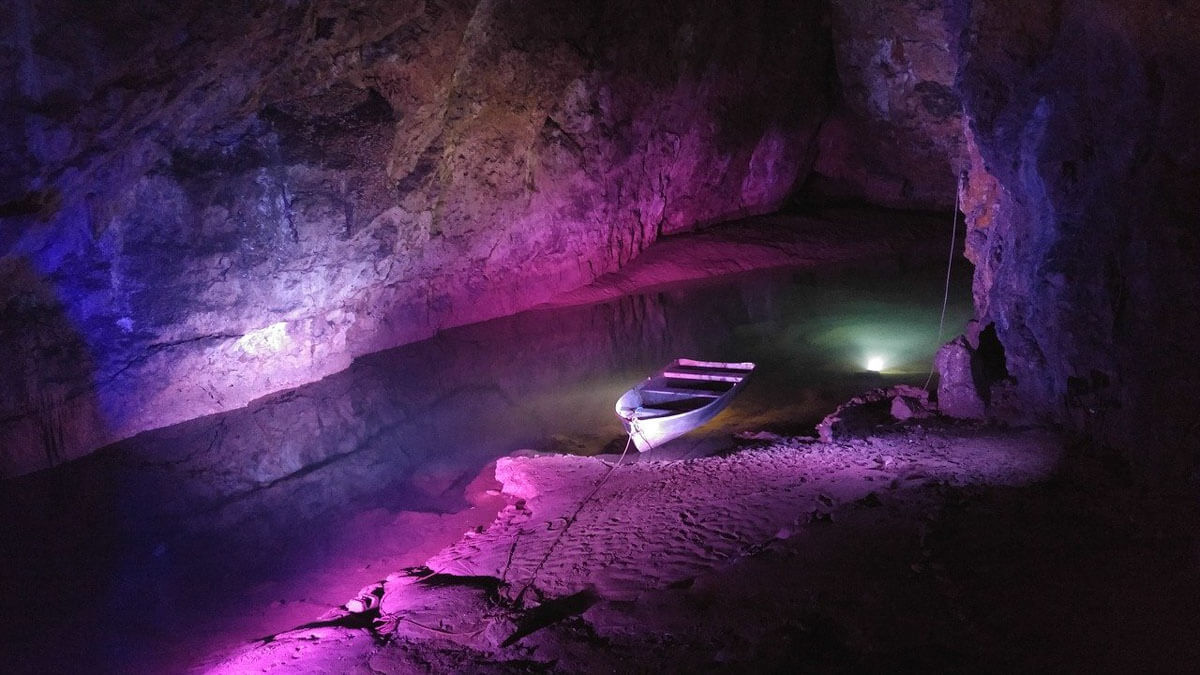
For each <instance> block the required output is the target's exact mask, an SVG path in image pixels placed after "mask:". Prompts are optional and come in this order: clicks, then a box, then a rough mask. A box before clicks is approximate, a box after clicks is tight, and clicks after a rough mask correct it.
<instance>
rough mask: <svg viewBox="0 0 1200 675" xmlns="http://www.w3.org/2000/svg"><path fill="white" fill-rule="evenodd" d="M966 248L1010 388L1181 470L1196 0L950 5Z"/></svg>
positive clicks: (1151, 464)
mask: <svg viewBox="0 0 1200 675" xmlns="http://www.w3.org/2000/svg"><path fill="white" fill-rule="evenodd" d="M955 4H956V5H957V7H956V10H955V12H956V21H958V22H959V23H960V24H961V27H962V35H963V42H962V44H961V45H960V47H959V48H960V49H961V55H960V59H961V62H962V71H961V73H960V87H959V88H960V91H961V93H962V96H963V101H964V104H965V109H966V113H967V115H968V117H969V121H970V124H969V131H970V134H969V139H968V141H969V148H970V161H971V168H970V174H971V177H970V180H969V182H968V184H967V187H966V190H965V193H964V212H965V213H966V216H967V223H968V227H969V230H970V232H969V237H968V240H967V254H968V256H969V257H970V258H971V260H972V262H974V263H975V265H976V275H975V288H974V293H975V302H976V307H977V311H978V317H979V319H980V322H981V325H987V324H989V323H990V324H994V329H995V331H996V334H997V336H998V338H999V341H1000V342H1001V343H1002V344H1003V348H1004V353H1005V360H1006V369H1007V371H1008V372H1009V374H1010V375H1011V376H1012V377H1013V379H1014V380H1015V384H1014V385H1013V390H1012V392H1011V393H1012V397H1013V399H1014V400H1015V401H1016V402H1019V403H1020V404H1021V405H1022V406H1023V407H1024V409H1025V410H1027V411H1032V412H1034V413H1036V414H1037V415H1039V416H1040V417H1042V418H1043V419H1054V420H1059V421H1069V422H1071V423H1072V424H1074V425H1075V426H1076V427H1077V428H1079V429H1080V430H1082V431H1085V432H1086V433H1088V434H1089V435H1092V436H1094V437H1096V438H1099V439H1101V440H1102V441H1105V442H1108V443H1112V444H1114V445H1117V446H1119V447H1122V448H1124V449H1125V450H1126V451H1127V452H1128V453H1129V454H1130V455H1131V456H1132V457H1133V458H1134V459H1138V460H1141V462H1140V463H1142V464H1143V465H1144V466H1146V467H1147V468H1148V469H1150V470H1151V471H1155V472H1159V473H1161V474H1163V475H1168V476H1174V477H1180V476H1182V477H1186V476H1187V472H1188V471H1189V470H1190V469H1189V467H1193V468H1194V467H1195V466H1196V461H1197V454H1196V453H1197V448H1200V426H1197V424H1196V422H1195V420H1196V413H1195V410H1194V397H1193V396H1189V395H1187V394H1186V392H1190V391H1194V389H1195V387H1196V383H1197V382H1198V381H1200V358H1197V357H1198V356H1200V354H1198V352H1200V349H1198V348H1197V342H1196V334H1197V329H1198V328H1200V303H1198V300H1197V299H1198V298H1200V274H1197V270H1200V216H1198V215H1197V214H1200V202H1198V197H1197V192H1196V190H1195V185H1196V183H1197V180H1198V179H1200V137H1198V136H1197V135H1196V133H1195V114H1194V113H1195V110H1196V107H1197V104H1198V103H1200V75H1197V71H1196V69H1195V63H1196V62H1197V59H1198V58H1200V43H1197V41H1196V39H1195V35H1196V31H1197V30H1200V10H1198V9H1197V8H1196V7H1194V6H1191V5H1186V4H1181V3H1176V2H1169V1H1167V0H1153V1H1151V2H1145V3H1121V2H1115V1H1102V2H1082V1H1075V0H1065V1H1058V2H1033V1H1030V2H1017V3H1013V2H1003V3H1002V2H993V1H991V0H975V1H974V2H959V3H955Z"/></svg>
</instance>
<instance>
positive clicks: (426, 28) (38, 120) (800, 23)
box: [0, 0, 829, 475]
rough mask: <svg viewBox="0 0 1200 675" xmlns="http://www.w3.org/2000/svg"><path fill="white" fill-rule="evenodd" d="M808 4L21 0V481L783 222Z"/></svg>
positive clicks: (814, 79) (808, 68)
mask: <svg viewBox="0 0 1200 675" xmlns="http://www.w3.org/2000/svg"><path fill="white" fill-rule="evenodd" d="M822 12H823V10H822V9H821V8H820V7H819V6H815V5H810V4H809V3H785V2H776V1H772V0H754V1H751V2H720V3H689V2H682V1H671V2H664V3H654V4H653V5H647V4H645V3H635V2H622V1H619V0H606V1H605V2H595V3H559V2H549V1H547V0H539V1H535V2H505V1H494V0H481V1H478V2H474V1H470V0H423V1H422V0H408V1H403V2H366V3H362V2H353V3H352V2H341V1H337V0H323V1H318V2H306V3H278V2H267V1H265V0H258V1H252V2H248V3H240V4H238V5H237V6H236V7H234V6H230V5H228V4H227V3H208V2H200V1H198V0H185V1H183V2H177V3H149V4H148V3H140V2H116V3H103V4H86V3H85V4H81V3H74V2H66V1H65V0H62V1H60V0H49V1H47V2H36V3H35V2H29V1H27V0H19V1H18V2H14V3H6V4H5V5H4V6H3V7H0V63H3V64H4V66H5V67H4V69H3V71H2V72H3V75H2V76H0V92H2V94H3V96H4V100H5V101H6V102H9V103H6V106H5V109H4V112H3V113H2V114H0V132H2V133H0V178H2V179H3V180H0V225H2V227H0V308H2V310H3V313H4V321H3V329H2V332H0V340H2V344H0V346H2V348H3V349H4V350H5V352H6V354H9V355H11V356H12V358H6V359H5V360H4V363H3V365H0V448H2V450H0V475H11V474H14V473H20V472H26V471H30V470H33V469H37V468H39V467H43V466H46V465H48V464H54V463H57V462H59V461H63V460H66V459H70V458H72V457H76V456H79V455H80V454H82V453H86V452H88V451H90V450H92V449H94V448H96V447H98V446H100V445H102V444H104V443H106V442H110V441H112V440H115V439H119V438H123V437H127V436H130V435H132V434H134V433H137V432H139V431H142V430H145V429H150V428H156V427H161V426H164V425H168V424H171V423H174V422H178V421H181V420H185V419H189V418H193V417H196V416H200V415H204V414H208V413H213V412H218V411H222V410H228V409H232V408H237V407H240V406H243V405H245V404H246V403H248V402H249V401H251V400H252V399H255V398H256V397H259V396H262V395H264V394H266V393H268V392H271V391H277V390H280V389H284V388H288V387H292V386H295V385H298V384H301V383H304V382H309V381H312V380H315V379H319V378H321V377H322V376H325V375H328V374H330V373H333V372H336V371H338V370H341V369H343V368H344V367H346V365H347V364H348V363H349V362H350V360H351V359H352V358H353V357H355V356H357V355H361V354H366V353H369V352H374V351H377V350H380V349H382V348H386V347H390V346H394V345H397V344H401V343H405V342H409V341H413V340H416V339H420V338H424V337H427V336H429V335H432V334H433V333H435V332H436V331H438V330H440V329H442V328H445V327H448V326H453V325H458V324H463V323H468V322H472V321H478V320H482V319H487V318H490V317H495V316H499V315H503V314H509V313H512V312H514V311H517V310H520V309H523V308H526V307H529V306H532V305H535V304H537V303H539V302H542V301H544V300H546V299H548V298H550V297H551V296H552V295H554V294H555V293H558V292H561V291H565V290H568V289H571V288H575V287H578V286H581V285H583V284H585V283H587V282H589V281H591V280H592V279H594V278H595V277H597V276H599V275H601V274H603V273H606V272H610V271H612V270H614V269H616V268H618V267H619V266H620V265H622V264H623V263H625V262H627V261H629V260H630V259H631V258H632V257H633V256H635V255H636V254H637V253H638V252H639V251H641V250H642V249H643V248H645V246H646V245H647V244H649V243H650V242H651V241H653V240H655V239H656V238H657V237H658V236H660V235H661V234H665V233H671V232H676V231H681V230H685V229H688V228H691V227H693V226H696V225H698V224H705V223H710V222H714V221H718V220H723V219H730V218H734V217H738V216H742V215H747V214H753V213H761V212H766V211H771V210H773V209H775V208H776V207H778V205H779V204H781V203H782V202H783V201H784V199H785V198H786V197H787V196H788V195H789V193H790V191H791V190H792V188H793V186H794V185H795V184H796V182H797V181H798V180H800V179H802V178H803V177H804V176H805V175H806V173H807V170H808V167H809V165H810V164H811V161H812V156H813V155H814V154H815V145H814V138H815V135H816V131H817V128H818V126H819V123H820V120H821V118H822V117H823V115H824V114H825V111H826V108H827V91H826V86H825V80H826V72H827V70H828V64H827V61H828V59H827V56H826V55H827V53H828V52H829V46H828V31H827V29H826V28H825V27H824V24H823V14H822Z"/></svg>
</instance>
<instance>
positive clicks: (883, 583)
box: [206, 420, 1200, 673]
mask: <svg viewBox="0 0 1200 675" xmlns="http://www.w3.org/2000/svg"><path fill="white" fill-rule="evenodd" d="M1063 447H1064V446H1063V443H1062V441H1061V440H1060V439H1058V438H1056V437H1055V436H1053V435H1051V434H1049V433H1047V432H1045V431H1040V430H1033V429H1029V430H1013V429H998V428H988V427H982V426H970V425H954V424H948V423H945V422H941V421H939V420H930V421H926V422H924V423H923V424H908V425H901V426H897V427H894V428H891V429H887V430H882V431H879V432H878V433H877V434H876V435H873V436H870V437H866V438H861V439H857V440H852V441H841V442H836V443H821V442H817V441H813V440H811V439H805V438H783V437H778V436H772V435H770V434H757V435H750V436H745V437H744V440H743V441H742V442H741V444H740V446H739V447H737V448H736V449H733V450H731V451H729V452H727V453H724V454H723V455H720V456H711V457H703V458H695V459H690V460H684V461H653V460H648V459H646V458H645V457H633V458H626V460H625V462H624V463H622V464H620V465H616V466H615V468H614V464H615V461H616V460H617V457H616V456H603V457H576V456H565V455H532V454H525V455H523V456H514V457H509V458H503V459H501V460H500V461H499V462H498V464H497V465H496V467H495V469H494V475H495V477H496V478H497V480H498V481H499V483H500V485H501V486H502V492H501V496H502V497H503V498H504V499H505V501H506V505H505V506H504V507H503V508H502V509H501V510H500V511H499V513H498V515H497V518H496V519H495V520H494V521H493V522H492V523H491V524H490V525H489V526H487V527H479V528H477V529H475V530H472V531H469V532H467V534H465V535H464V536H463V537H462V538H460V539H459V540H458V541H457V542H455V543H454V544H453V545H451V546H449V547H447V548H445V549H443V550H442V551H440V552H439V553H437V554H436V555H434V556H432V557H431V558H430V559H429V560H428V561H426V563H425V565H423V566H420V567H416V568H410V569H408V570H399V571H396V572H395V573H393V574H391V575H390V576H388V577H387V578H386V580H384V581H382V582H381V583H379V584H375V585H371V586H368V587H367V588H364V589H363V590H362V591H361V592H360V593H359V595H358V596H357V597H356V598H355V599H354V600H351V601H350V602H349V603H347V605H344V606H343V607H342V608H339V609H336V610H332V611H331V612H329V613H328V614H326V615H325V616H324V617H323V618H322V620H320V621H317V622H315V623H311V624H308V625H306V626H303V627H301V628H298V629H295V630H292V631H288V632H285V633H281V634H278V635H275V636H272V637H271V638H270V639H268V640H264V641H260V642H256V643H253V644H249V645H247V646H245V647H243V648H242V649H240V650H238V651H236V652H234V653H232V654H226V655H225V656H223V657H220V658H218V659H215V660H213V661H211V662H209V663H208V664H207V666H206V667H207V668H210V669H211V670H212V671H213V672H220V673H233V672H244V671H247V670H254V671H256V672H257V671H260V670H261V671H266V672H364V673H366V672H414V671H416V672H424V671H433V672H453V671H464V670H466V671H471V672H528V671H543V670H551V671H554V672H599V671H603V672H618V671H621V672H628V671H634V672H655V671H660V672H661V671H665V672H691V671H695V670H713V669H715V670H725V671H744V670H750V669H768V670H770V669H783V668H801V669H804V670H812V671H818V672H827V671H845V670H850V671H871V672H875V671H897V670H900V671H908V670H921V671H928V670H934V671H945V670H971V671H982V672H1000V671H1006V672H1011V671H1013V670H1020V671H1024V670H1054V671H1063V670H1069V671H1084V670H1094V671H1098V672H1118V671H1130V670H1139V671H1144V670H1149V671H1156V672H1169V671H1177V670H1181V669H1186V666H1185V665H1184V664H1193V663H1195V659H1196V658H1197V657H1198V656H1200V645H1197V643H1196V641H1195V640H1194V639H1193V638H1194V626H1195V625H1197V624H1196V621H1197V620H1198V619H1200V608H1197V607H1196V605H1195V603H1194V602H1193V601H1192V600H1194V598H1195V597H1198V596H1197V591H1200V543H1198V541H1197V537H1196V533H1197V528H1196V525H1197V522H1198V520H1197V518H1196V512H1195V508H1194V503H1191V502H1186V501H1177V500H1173V499H1171V498H1168V497H1165V496H1163V495H1147V494H1144V493H1142V492H1140V491H1138V490H1137V489H1136V488H1134V487H1132V485H1131V484H1130V482H1129V481H1128V476H1127V475H1126V473H1125V471H1124V470H1123V468H1122V467H1121V466H1120V465H1119V463H1112V462H1104V461H1101V460H1099V459H1097V458H1096V457H1095V456H1094V455H1091V454H1086V453H1084V454H1080V453H1077V452H1073V451H1064V450H1063ZM489 471H491V469H489ZM487 478H488V477H487V476H483V477H482V478H481V480H479V481H476V482H475V483H474V484H473V489H475V490H485V491H486V490H487V489H488V483H487ZM597 485H599V487H598V488H597V487H596V486H597ZM493 487H494V486H493ZM593 490H594V494H591V493H592V492H593ZM492 492H495V490H494V489H493V490H492ZM589 495H590V498H589Z"/></svg>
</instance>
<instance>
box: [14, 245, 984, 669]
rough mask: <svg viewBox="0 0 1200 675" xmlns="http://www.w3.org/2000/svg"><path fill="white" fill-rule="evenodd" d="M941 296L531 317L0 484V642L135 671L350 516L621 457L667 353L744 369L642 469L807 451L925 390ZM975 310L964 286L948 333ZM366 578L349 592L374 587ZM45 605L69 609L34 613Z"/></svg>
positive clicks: (679, 302)
mask: <svg viewBox="0 0 1200 675" xmlns="http://www.w3.org/2000/svg"><path fill="white" fill-rule="evenodd" d="M963 267H965V266H960V269H963ZM942 284H943V276H942V272H941V271H939V270H937V269H926V270H912V269H910V270H898V269H895V268H894V267H893V268H888V267H879V268H873V269H857V270H846V271H841V272H836V273H830V272H824V273H814V272H811V271H808V272H790V271H770V272H757V273H750V274H746V275H741V276H737V277H730V278H724V279H719V280H710V281H707V282H703V283H692V284H685V285H679V286H674V287H664V288H659V289H654V290H651V291H647V292H643V293H640V294H637V295H631V296H627V297H624V298H620V299H618V300H615V301H611V302H606V303H602V304H595V305H587V306H579V307H569V308H556V309H546V310H534V311H530V312H525V313H522V314H519V315H516V316H512V317H506V318H503V319H498V320H495V321H490V322H486V323H483V324H477V325H473V326H466V327H462V328H457V329H453V330H448V331H445V332H444V333H442V334H440V335H438V336H437V337H435V338H432V339H430V340H426V341H423V342H421V343H417V344H413V345H408V346H405V347H401V348H398V349H394V350H390V351H387V352H383V353H380V354H375V355H371V356H369V357H365V358H362V359H359V360H358V361H356V362H355V363H354V365H353V366H352V367H351V368H349V369H348V370H346V371H344V372H342V373H339V374H337V375H334V376H331V377H329V378H326V379H325V380H322V381H320V382H316V383H313V384H310V385H307V386H304V387H300V388H299V389H296V390H293V391H290V392H285V393H282V394H278V395H274V396H270V397H267V398H265V399H262V400H260V401H257V402H255V403H254V404H252V405H251V406H249V407H247V408H244V409H241V410H236V411H231V412H229V413H225V414H222V415H215V416H211V417H207V418H203V419H199V420H193V421H191V422H187V423H184V424H180V425H177V426H175V427H171V428H168V429H162V430H158V431H154V432H149V433H146V434H142V435H140V436H138V437H136V438H134V439H131V440H129V441H126V442H123V443H121V444H118V445H117V446H114V447H112V448H109V449H107V450H105V451H103V452H101V453H97V455H94V456H92V457H88V458H85V459H84V460H81V461H78V462H75V463H72V464H71V465H68V466H66V467H60V469H57V470H55V471H51V472H44V473H43V474H40V475H37V476H33V477H27V478H25V479H21V480H18V481H13V482H12V484H11V485H10V486H8V487H11V488H12V489H11V490H8V491H6V492H5V494H4V496H3V498H0V516H3V518H4V520H5V522H6V523H7V525H6V526H5V529H6V531H5V532H4V535H5V540H6V541H7V542H8V543H9V546H7V547H6V552H5V553H4V555H3V559H0V564H3V565H4V567H5V568H6V569H8V570H11V571H13V572H14V576H13V577H12V578H11V579H10V581H11V583H10V584H9V587H8V590H9V591H10V592H9V593H7V594H6V598H7V602H5V606H4V607H3V609H4V617H5V623H6V624H9V623H11V624H13V625H11V626H10V625H5V626H3V628H4V629H5V633H6V634H7V635H9V636H11V637H10V639H11V640H15V644H16V645H17V653H22V652H29V653H30V655H31V656H30V658H34V657H35V655H40V656H44V654H41V653H42V652H44V651H45V650H46V649H50V648H54V647H53V644H54V640H52V639H50V638H49V637H48V636H47V635H48V634H47V632H46V631H48V630H51V628H50V626H49V625H48V624H49V623H53V624H54V628H53V630H57V631H75V634H76V635H77V636H79V638H80V639H79V641H80V642H82V643H83V645H84V646H82V647H79V646H77V647H75V648H74V649H77V650H79V649H82V650H84V651H88V650H90V652H89V653H73V654H68V655H66V656H64V655H63V653H59V654H58V656H59V657H60V658H62V659H63V662H68V663H72V664H75V665H78V664H80V663H89V662H90V663H94V664H97V665H101V664H107V665H108V666H112V665H114V664H122V663H124V664H133V663H144V662H145V658H144V657H145V656H146V654H149V653H152V652H155V651H159V652H161V650H162V649H164V644H165V643H166V641H168V640H169V639H170V636H171V635H173V634H175V635H178V634H179V633H180V632H181V631H189V630H195V629H197V628H198V627H199V626H201V625H202V624H203V623H204V621H205V620H206V618H208V619H211V617H212V616H217V615H221V614H222V613H227V612H228V611H229V610H228V608H229V607H232V606H236V604H237V602H238V598H240V597H242V596H243V595H244V593H245V592H246V590H247V589H248V588H251V587H255V586H256V585H260V584H262V583H266V582H270V581H271V580H278V579H280V578H281V577H287V576H288V575H293V576H296V575H303V574H305V573H307V571H309V570H310V569H312V568H314V567H315V566H320V565H324V564H327V562H328V560H329V559H330V558H331V557H335V556H338V555H342V553H341V551H343V550H344V546H343V545H342V544H338V545H335V544H333V543H331V542H334V541H341V539H339V533H341V532H344V531H346V530H347V528H348V527H349V524H350V523H351V522H355V523H358V524H359V525H358V530H356V535H355V536H362V532H361V522H362V519H361V514H363V513H366V512H371V511H378V510H380V509H384V510H387V511H388V512H404V511H412V510H417V511H427V512H451V511H455V510H458V509H461V508H463V506H465V504H464V502H463V500H462V489H463V487H464V485H465V484H466V483H467V482H468V481H470V480H471V479H472V478H473V477H474V476H476V475H477V474H478V473H479V471H480V470H481V469H482V468H483V467H484V466H486V465H487V464H488V463H489V462H491V461H493V460H494V459H495V458H496V457H498V456H502V455H504V454H507V453H510V452H513V451H515V450H518V449H521V448H530V449H535V450H543V451H558V452H578V453H584V454H595V453H599V452H619V451H620V449H621V448H622V447H623V441H624V438H623V436H622V435H621V433H622V432H621V427H620V424H619V422H618V421H617V419H616V417H615V415H614V414H613V404H614V402H615V401H616V399H617V398H618V397H619V396H620V395H621V393H622V392H624V391H625V390H626V389H627V388H629V387H630V386H631V385H633V384H634V383H636V382H637V381H638V380H640V379H641V378H643V377H645V376H646V375H648V374H649V373H650V372H651V371H653V370H655V369H656V368H658V367H659V366H661V365H663V364H664V363H666V362H667V361H669V360H670V359H672V358H675V357H679V356H687V357H692V358H700V359H712V360H728V361H755V362H757V363H758V370H757V371H756V373H755V375H754V377H753V378H752V379H751V381H750V382H749V384H748V385H747V387H746V388H745V390H744V391H743V393H742V394H741V395H740V396H739V397H738V398H737V399H736V400H735V402H734V404H733V405H732V406H731V407H730V408H729V409H728V410H726V411H725V412H724V413H722V415H721V416H719V417H718V418H717V419H716V420H715V421H714V422H713V423H712V424H710V425H709V426H707V427H705V428H703V429H701V430H698V431H696V432H693V433H691V434H689V435H687V436H685V437H683V438H681V439H678V440H677V441H674V442H672V443H671V444H669V445H668V446H664V447H663V448H661V449H657V450H655V451H652V452H651V453H647V455H644V456H642V457H641V458H639V459H681V458H686V457H691V456H698V455H700V454H704V453H709V452H714V451H718V450H721V449H724V448H728V447H729V446H730V445H731V444H732V439H731V433H732V432H735V431H740V430H767V431H773V432H776V433H782V434H808V433H811V430H812V426H813V425H814V424H815V423H816V422H817V421H819V419H820V418H821V417H822V416H823V415H824V414H826V413H828V412H829V411H830V410H831V409H832V408H833V407H834V406H836V405H837V404H838V403H839V402H841V401H843V400H845V399H846V398H848V397H850V396H852V395H854V394H856V393H859V392H861V391H863V390H865V389H868V388H871V387H875V386H881V385H884V384H890V383H894V382H899V381H907V382H910V383H914V384H920V383H922V382H923V381H924V379H925V376H926V374H927V372H928V369H929V364H930V360H931V357H932V354H933V352H934V350H935V348H936V345H937V329H938V325H937V324H938V315H939V311H940V309H941V300H942ZM970 312H971V306H970V297H969V279H968V278H967V277H966V275H965V273H964V274H961V275H958V276H956V278H955V280H954V284H953V286H952V292H951V301H950V306H949V310H948V312H947V318H946V325H947V327H948V329H947V330H948V331H957V330H959V329H960V328H961V326H962V325H963V324H964V322H965V321H966V320H967V319H968V318H969V316H970ZM880 362H881V364H880ZM868 363H870V365H871V366H872V367H873V368H879V367H882V369H883V370H882V372H871V371H868V370H867V366H868ZM356 519H357V520H356ZM366 534H367V536H368V537H369V536H372V535H371V533H369V532H368V533H366ZM387 536H389V537H393V538H394V537H397V536H400V537H403V536H404V535H403V533H399V534H397V533H396V532H389V533H388V535H387ZM413 536H418V535H417V534H414V535H413ZM342 539H344V538H342ZM343 544H344V542H343ZM369 545H370V543H369V542H366V543H364V546H369ZM368 576H370V577H372V578H365V579H363V580H362V581H361V583H359V584H358V585H357V586H354V587H355V588H357V587H358V586H361V585H363V584H366V583H369V582H370V581H373V580H374V578H373V577H375V576H382V574H381V573H378V572H372V573H370V574H369V575H368ZM46 605H55V606H58V607H68V608H71V609H70V610H69V611H66V612H60V616H59V617H58V618H56V619H55V620H54V621H53V622H49V621H48V620H47V619H46V618H45V617H38V616H34V617H33V618H30V617H29V616H28V610H29V609H30V608H36V607H38V606H46ZM279 628H280V629H282V628H284V626H280V627H279ZM243 637H249V636H243ZM58 644H59V648H58V649H59V651H60V652H62V650H63V649H67V650H68V651H69V650H70V649H72V648H68V647H66V646H65V645H63V644H62V642H61V641H59V643H58ZM50 662H51V663H53V660H51V661H50ZM43 663H46V662H43ZM159 663H160V664H161V663H163V662H162V661H159Z"/></svg>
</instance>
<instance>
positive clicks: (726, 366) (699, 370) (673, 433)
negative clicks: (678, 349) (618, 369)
mask: <svg viewBox="0 0 1200 675" xmlns="http://www.w3.org/2000/svg"><path fill="white" fill-rule="evenodd" d="M753 369H754V364H753V363H745V362H740V363H729V362H720V361H698V360H695V359H676V360H675V361H672V362H671V363H670V364H668V365H667V366H665V367H664V368H662V369H661V370H659V371H658V372H657V373H655V374H654V375H651V376H650V377H648V378H646V379H645V380H644V381H643V382H641V383H640V384H638V385H637V386H636V387H634V388H632V389H630V390H629V391H627V392H625V394H624V395H623V396H621V398H620V399H619V400H618V401H617V405H616V411H617V416H618V417H619V418H620V419H621V424H622V425H623V426H624V427H625V432H626V433H627V434H629V436H630V437H631V439H632V441H633V444H634V446H635V447H636V448H637V449H638V450H639V451H640V452H646V451H647V450H650V449H653V448H656V447H658V446H660V445H662V444H664V443H667V442H668V441H671V440H674V439H676V438H678V437H680V436H682V435H684V434H686V433H687V432H689V431H691V430H693V429H696V428H698V427H700V426H703V425H704V424H707V423H708V422H709V421H711V420H712V419H713V418H714V417H716V416H717V415H718V414H720V412H721V411H722V410H724V409H725V408H727V407H728V406H729V404H730V403H731V402H732V401H733V397H734V396H736V395H737V393H738V392H739V391H740V390H741V389H742V387H743V386H744V385H745V383H746V379H747V378H748V376H749V374H750V372H751V371H752V370H753Z"/></svg>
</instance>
